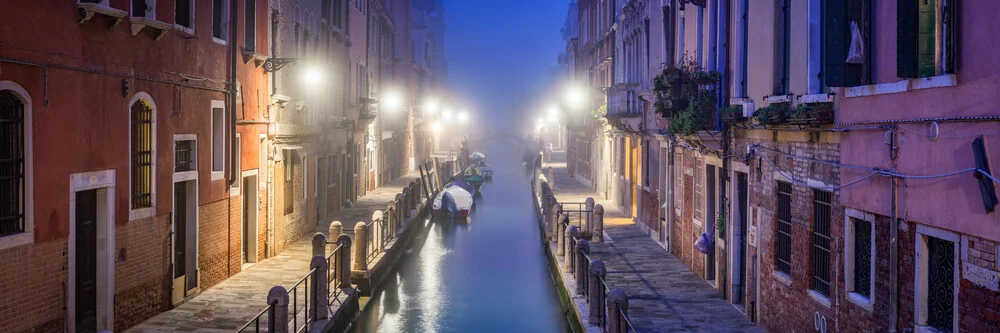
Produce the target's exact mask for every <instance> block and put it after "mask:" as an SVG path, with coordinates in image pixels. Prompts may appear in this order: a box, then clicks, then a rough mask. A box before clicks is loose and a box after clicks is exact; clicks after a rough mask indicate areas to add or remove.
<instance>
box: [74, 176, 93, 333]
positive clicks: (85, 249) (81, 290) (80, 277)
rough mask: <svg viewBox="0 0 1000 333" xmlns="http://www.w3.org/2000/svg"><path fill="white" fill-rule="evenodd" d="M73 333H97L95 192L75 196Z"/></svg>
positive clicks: (90, 191)
mask: <svg viewBox="0 0 1000 333" xmlns="http://www.w3.org/2000/svg"><path fill="white" fill-rule="evenodd" d="M75 250H76V260H75V261H76V262H75V264H76V331H77V332H96V331H97V190H89V191H82V192H77V193H76V249H75Z"/></svg>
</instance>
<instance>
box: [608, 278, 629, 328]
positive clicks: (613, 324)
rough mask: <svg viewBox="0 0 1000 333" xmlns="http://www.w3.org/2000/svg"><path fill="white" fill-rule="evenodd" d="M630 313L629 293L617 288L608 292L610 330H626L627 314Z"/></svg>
mask: <svg viewBox="0 0 1000 333" xmlns="http://www.w3.org/2000/svg"><path fill="white" fill-rule="evenodd" d="M627 315H628V295H626V294H625V291H624V290H621V289H618V288H615V289H614V290H612V291H611V292H608V332H626V331H628V325H626V324H625V316H627Z"/></svg>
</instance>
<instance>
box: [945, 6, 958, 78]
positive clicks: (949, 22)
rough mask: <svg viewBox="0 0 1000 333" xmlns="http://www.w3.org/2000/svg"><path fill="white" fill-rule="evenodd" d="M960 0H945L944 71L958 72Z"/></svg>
mask: <svg viewBox="0 0 1000 333" xmlns="http://www.w3.org/2000/svg"><path fill="white" fill-rule="evenodd" d="M959 25H960V24H959V11H958V0H946V1H945V2H944V27H945V36H944V38H945V40H944V55H945V62H944V72H945V73H957V72H958V58H957V56H958V52H957V51H958V30H959Z"/></svg>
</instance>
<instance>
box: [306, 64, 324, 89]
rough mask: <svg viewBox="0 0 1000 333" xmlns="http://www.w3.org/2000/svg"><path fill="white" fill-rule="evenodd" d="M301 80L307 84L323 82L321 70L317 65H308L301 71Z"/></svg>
mask: <svg viewBox="0 0 1000 333" xmlns="http://www.w3.org/2000/svg"><path fill="white" fill-rule="evenodd" d="M302 82H304V83H305V84H306V85H309V86H313V85H317V84H320V83H323V72H321V71H320V69H319V68H317V67H308V68H306V69H305V70H303V72H302Z"/></svg>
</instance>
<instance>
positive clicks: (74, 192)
mask: <svg viewBox="0 0 1000 333" xmlns="http://www.w3.org/2000/svg"><path fill="white" fill-rule="evenodd" d="M114 189H115V170H105V171H94V172H85V173H76V174H71V175H70V192H69V199H70V202H69V244H68V250H69V251H68V252H69V258H68V263H69V279H68V281H67V282H68V284H69V285H68V286H67V287H68V288H67V291H68V299H67V305H68V306H67V308H68V309H67V316H68V318H67V324H68V325H67V326H68V328H69V331H71V332H98V331H102V330H109V331H113V330H114V321H115V320H114V292H115V290H114V286H115V276H114V269H115V267H114V263H115V261H114V260H115V259H114V258H115V251H114V250H113V249H115V226H114V194H115V190H114Z"/></svg>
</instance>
